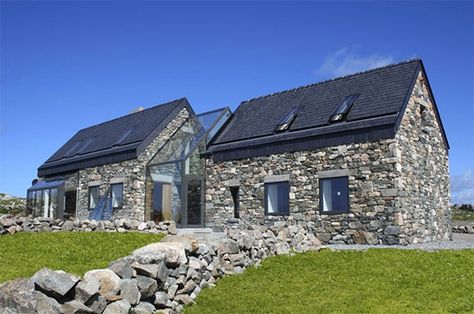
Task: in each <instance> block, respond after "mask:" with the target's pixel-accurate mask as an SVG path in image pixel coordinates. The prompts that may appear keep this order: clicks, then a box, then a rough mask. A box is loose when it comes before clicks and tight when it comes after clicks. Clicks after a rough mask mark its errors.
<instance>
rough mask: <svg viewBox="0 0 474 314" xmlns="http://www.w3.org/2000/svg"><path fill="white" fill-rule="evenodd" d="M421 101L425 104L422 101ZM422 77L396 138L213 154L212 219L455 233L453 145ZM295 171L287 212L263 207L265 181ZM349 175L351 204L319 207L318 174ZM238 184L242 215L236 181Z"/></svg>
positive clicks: (398, 236) (394, 234)
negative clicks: (329, 211)
mask: <svg viewBox="0 0 474 314" xmlns="http://www.w3.org/2000/svg"><path fill="white" fill-rule="evenodd" d="M420 108H422V109H420ZM433 110H434V109H433V106H432V102H431V101H430V96H429V94H428V91H427V87H426V86H425V85H424V80H423V77H421V76H420V77H419V78H418V80H417V82H416V85H415V87H414V89H413V92H412V95H411V98H410V100H409V103H408V106H407V109H406V112H405V114H404V117H403V119H402V123H401V126H400V129H399V131H398V132H397V135H396V136H395V138H393V139H385V140H378V141H374V142H367V143H356V144H348V145H340V146H336V147H326V148H320V149H316V150H311V151H300V152H291V153H282V154H275V155H271V156H262V157H254V158H247V159H242V160H234V161H225V162H214V161H212V160H208V161H207V170H206V171H207V181H206V224H207V226H210V227H213V226H223V225H226V224H229V223H236V222H240V223H242V222H250V223H259V224H275V223H277V224H278V222H277V221H279V220H285V221H287V222H289V223H290V224H293V225H298V226H300V227H304V228H307V229H308V230H311V231H312V232H313V233H314V234H315V235H316V236H317V237H318V238H319V239H320V240H321V241H323V242H329V243H369V244H379V243H383V244H409V243H417V242H425V241H433V240H438V239H448V238H449V237H450V226H449V220H450V210H449V173H448V156H447V149H446V147H445V144H444V142H443V138H442V134H441V131H440V127H439V125H438V122H437V120H436V118H435V114H434V111H433ZM282 175H283V176H287V177H289V180H288V182H289V187H290V191H289V208H290V212H289V215H288V216H265V215H264V181H265V178H271V177H272V176H282ZM342 175H344V176H348V178H349V208H350V209H349V212H348V213H342V214H336V215H325V214H322V213H320V212H319V179H320V178H323V177H331V176H333V177H337V176H342ZM236 182H237V183H238V185H239V197H240V219H235V218H234V204H233V199H232V195H231V192H230V185H235V184H236Z"/></svg>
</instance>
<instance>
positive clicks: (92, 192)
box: [89, 186, 99, 208]
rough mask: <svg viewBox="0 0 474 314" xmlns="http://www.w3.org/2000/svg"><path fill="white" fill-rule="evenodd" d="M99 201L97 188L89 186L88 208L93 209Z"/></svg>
mask: <svg viewBox="0 0 474 314" xmlns="http://www.w3.org/2000/svg"><path fill="white" fill-rule="evenodd" d="M98 201H99V187H98V186H90V187H89V208H95V207H96V206H97V203H98Z"/></svg>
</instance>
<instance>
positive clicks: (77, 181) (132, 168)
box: [66, 108, 189, 221]
mask: <svg viewBox="0 0 474 314" xmlns="http://www.w3.org/2000/svg"><path fill="white" fill-rule="evenodd" d="M188 117H189V112H188V110H187V109H186V108H184V109H183V110H181V111H180V112H179V113H178V114H177V115H176V117H175V118H174V119H173V120H172V121H171V122H170V123H169V124H168V125H167V126H166V128H165V129H163V131H161V132H160V134H159V135H158V136H157V137H156V138H155V139H154V140H153V141H152V142H151V144H150V145H148V146H147V147H146V148H145V150H144V151H143V152H142V153H141V154H140V155H139V156H138V158H137V159H132V160H126V161H123V162H119V163H112V164H105V165H101V166H97V167H91V168H86V169H81V170H79V171H78V172H76V173H74V174H72V175H70V176H69V177H68V178H67V179H66V190H72V189H77V206H76V218H77V219H87V218H88V217H89V213H90V212H89V209H88V201H89V187H90V186H99V191H100V192H99V194H100V195H104V194H105V193H106V192H107V190H108V189H109V188H110V185H111V184H114V183H122V184H123V207H122V208H121V209H115V210H114V212H113V217H114V219H122V218H123V219H136V220H139V221H144V220H145V178H146V167H147V164H148V162H149V161H150V160H151V159H152V158H153V157H154V156H155V154H156V153H157V152H158V151H159V149H160V148H161V147H162V146H163V145H164V144H165V143H166V141H167V140H168V139H169V138H170V137H171V136H172V135H173V133H175V132H176V130H177V129H178V128H179V127H180V126H181V125H182V124H183V123H184V121H185V120H186V119H187V118H188Z"/></svg>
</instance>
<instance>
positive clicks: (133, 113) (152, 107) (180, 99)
mask: <svg viewBox="0 0 474 314" xmlns="http://www.w3.org/2000/svg"><path fill="white" fill-rule="evenodd" d="M185 99H186V97H181V98H178V99H174V100H171V101H167V102H165V103H162V104H158V105H154V106H151V107H149V108H146V109H143V110H140V111H137V112H132V113H129V114H125V115H123V116H120V117H117V118H113V119H110V120H107V121H104V122H101V123H97V124H94V125H91V126H88V127H85V128H82V129H80V130H79V131H78V132H77V133H79V132H81V131H83V130H87V129H90V128H93V127H96V126H99V125H103V124H106V123H109V122H112V121H115V120H119V119H122V118H125V117H128V116H131V115H135V114H137V113H142V112H145V111H148V110H151V109H154V108H156V107H161V106H166V105H170V104H172V103H174V102H177V104H176V105H179V104H180V103H181V102H182V101H183V100H185Z"/></svg>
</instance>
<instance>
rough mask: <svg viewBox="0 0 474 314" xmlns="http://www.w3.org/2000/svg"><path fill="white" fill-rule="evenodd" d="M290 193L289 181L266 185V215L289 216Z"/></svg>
mask: <svg viewBox="0 0 474 314" xmlns="http://www.w3.org/2000/svg"><path fill="white" fill-rule="evenodd" d="M289 192H290V188H289V183H288V181H284V182H272V183H265V215H288V214H289V212H290V204H289Z"/></svg>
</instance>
